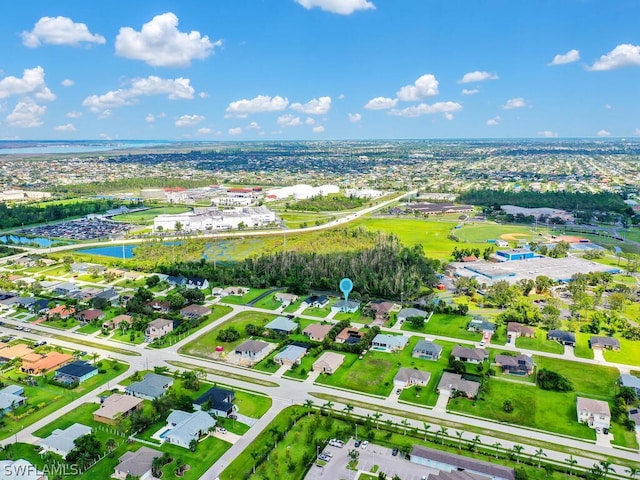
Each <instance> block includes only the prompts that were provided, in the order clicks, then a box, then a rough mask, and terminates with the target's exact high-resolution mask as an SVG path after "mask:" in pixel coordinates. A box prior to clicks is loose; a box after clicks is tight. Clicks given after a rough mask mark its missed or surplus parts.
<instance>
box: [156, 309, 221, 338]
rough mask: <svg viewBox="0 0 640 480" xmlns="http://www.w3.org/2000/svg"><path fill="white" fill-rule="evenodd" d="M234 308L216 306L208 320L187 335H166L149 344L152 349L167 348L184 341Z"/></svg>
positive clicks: (172, 333) (204, 320)
mask: <svg viewBox="0 0 640 480" xmlns="http://www.w3.org/2000/svg"><path fill="white" fill-rule="evenodd" d="M231 310H232V308H231V307H228V306H226V305H215V306H212V307H211V313H210V314H209V315H207V317H206V319H203V320H202V321H201V322H200V323H199V324H198V325H197V326H196V327H195V328H192V329H191V330H189V331H188V332H186V333H181V334H176V333H174V332H171V333H169V334H168V335H165V336H164V337H162V338H160V339H158V340H156V341H154V342H153V343H151V344H149V347H150V348H167V347H170V346H171V345H173V344H174V343H175V342H177V341H180V340H182V339H183V338H184V337H185V336H187V335H194V334H196V333H198V331H199V330H202V329H203V328H204V327H206V326H207V325H209V324H210V323H211V322H215V321H216V320H218V319H219V318H221V317H224V316H225V315H226V314H227V313H229V312H231Z"/></svg>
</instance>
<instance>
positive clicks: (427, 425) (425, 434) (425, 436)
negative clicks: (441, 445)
mask: <svg viewBox="0 0 640 480" xmlns="http://www.w3.org/2000/svg"><path fill="white" fill-rule="evenodd" d="M422 426H423V427H424V441H425V442H426V441H427V430H429V429H430V428H431V425H429V424H428V423H427V422H422Z"/></svg>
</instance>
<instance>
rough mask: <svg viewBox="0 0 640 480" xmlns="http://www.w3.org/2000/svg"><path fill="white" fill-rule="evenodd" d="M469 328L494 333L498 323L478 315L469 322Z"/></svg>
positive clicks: (472, 330)
mask: <svg viewBox="0 0 640 480" xmlns="http://www.w3.org/2000/svg"><path fill="white" fill-rule="evenodd" d="M468 330H469V331H470V332H479V333H489V334H493V333H495V331H496V324H495V323H493V322H490V321H488V320H486V319H484V318H481V317H476V318H473V319H471V321H470V322H469V328H468Z"/></svg>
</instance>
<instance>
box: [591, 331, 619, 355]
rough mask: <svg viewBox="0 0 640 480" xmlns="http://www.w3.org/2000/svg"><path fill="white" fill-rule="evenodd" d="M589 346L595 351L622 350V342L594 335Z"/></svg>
mask: <svg viewBox="0 0 640 480" xmlns="http://www.w3.org/2000/svg"><path fill="white" fill-rule="evenodd" d="M589 345H591V348H592V349H593V350H596V349H599V350H615V351H618V350H620V340H618V339H617V338H613V337H598V336H596V335H592V336H591V338H590V339H589Z"/></svg>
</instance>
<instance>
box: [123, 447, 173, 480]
mask: <svg viewBox="0 0 640 480" xmlns="http://www.w3.org/2000/svg"><path fill="white" fill-rule="evenodd" d="M161 456H162V452H159V451H157V450H153V449H151V448H149V447H141V448H140V449H138V450H137V451H135V452H126V453H125V454H124V455H122V456H121V457H120V459H119V460H120V463H119V464H118V465H117V466H116V471H118V472H124V473H128V474H131V475H132V476H134V477H142V476H143V475H144V474H145V473H147V472H148V471H149V470H151V463H152V462H153V459H154V458H156V457H161Z"/></svg>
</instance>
